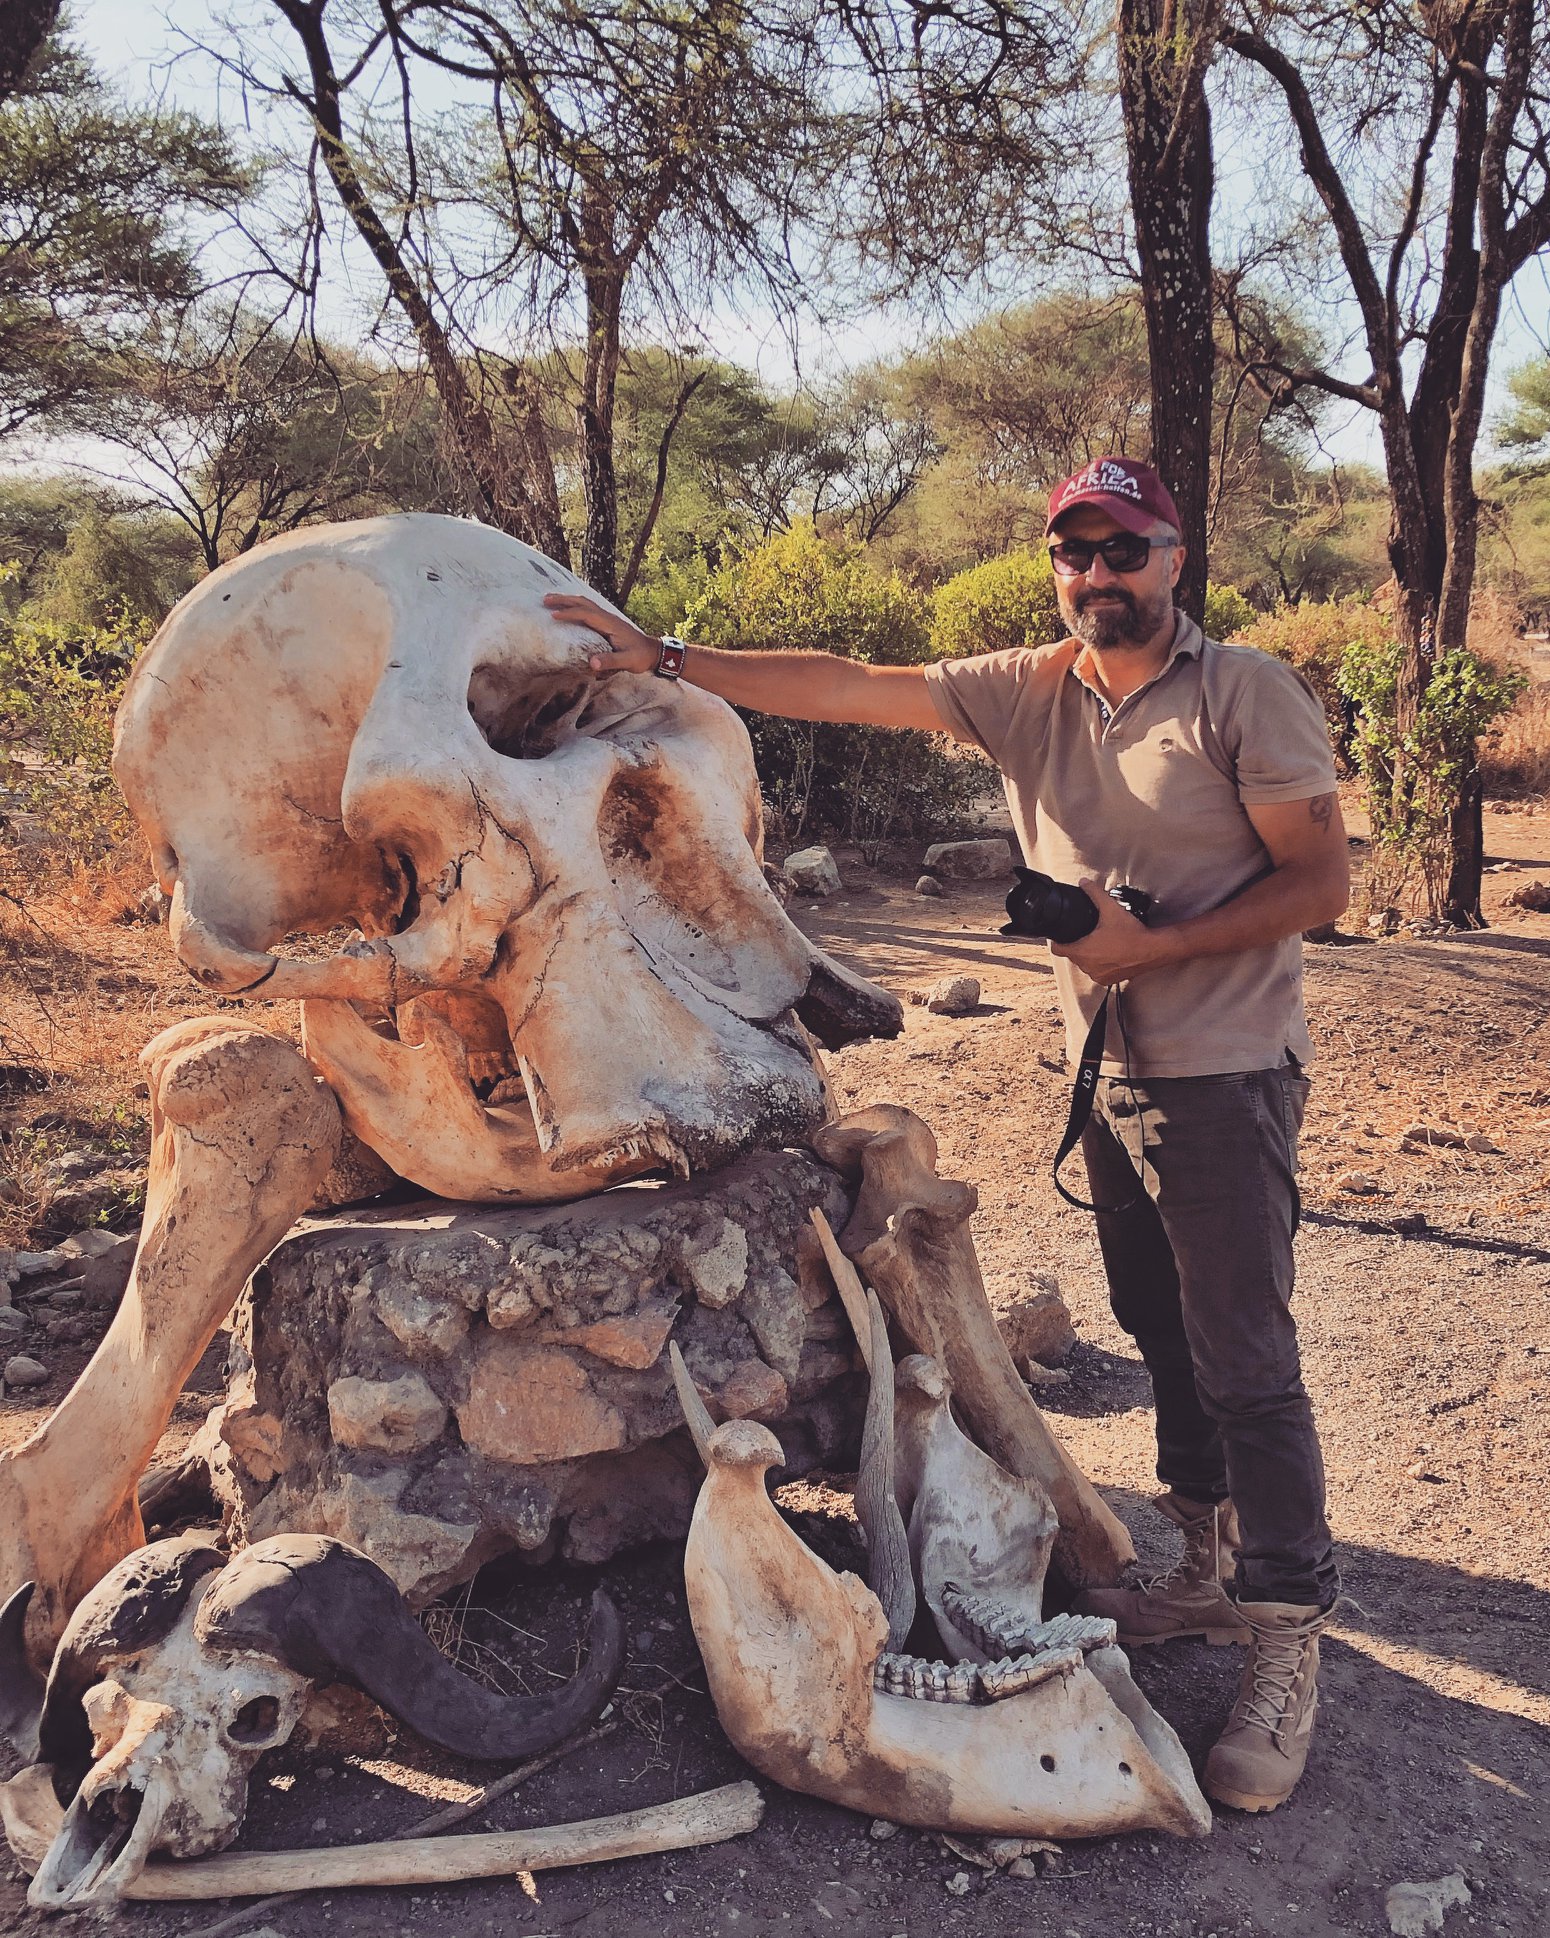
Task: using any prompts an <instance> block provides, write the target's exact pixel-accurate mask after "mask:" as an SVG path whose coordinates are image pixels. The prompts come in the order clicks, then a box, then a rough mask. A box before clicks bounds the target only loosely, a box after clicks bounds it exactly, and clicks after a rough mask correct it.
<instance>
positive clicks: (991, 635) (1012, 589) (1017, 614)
mask: <svg viewBox="0 0 1550 1938" xmlns="http://www.w3.org/2000/svg"><path fill="white" fill-rule="evenodd" d="M1065 630H1066V629H1065V625H1064V623H1063V621H1062V620H1061V617H1060V609H1059V607H1058V606H1057V604H1056V602H1055V574H1054V570H1053V568H1052V567H1051V565H1050V562H1049V554H1048V552H1042V551H1040V552H1035V551H1032V550H1029V549H1028V548H1026V547H1024V548H1022V549H1021V550H1018V551H1016V552H1005V553H1003V554H1002V556H1001V557H1000V558H995V559H987V560H986V562H985V564H983V565H974V566H971V567H970V568H969V570H968V571H967V572H959V573H958V574H957V575H956V576H955V577H953V578H951V579H949V580H947V582H946V583H945V584H944V585H940V586H938V587H937V591H936V596H935V598H934V599H933V600H932V608H931V654H932V657H933V658H934V659H961V658H963V657H964V655H965V654H968V653H999V652H1003V651H1004V650H1005V649H1006V648H1008V647H1011V646H1047V645H1049V644H1050V642H1051V641H1052V640H1056V639H1059V638H1061V637H1062V635H1063V634H1064V632H1065Z"/></svg>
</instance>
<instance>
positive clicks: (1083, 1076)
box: [1051, 989, 1142, 1211]
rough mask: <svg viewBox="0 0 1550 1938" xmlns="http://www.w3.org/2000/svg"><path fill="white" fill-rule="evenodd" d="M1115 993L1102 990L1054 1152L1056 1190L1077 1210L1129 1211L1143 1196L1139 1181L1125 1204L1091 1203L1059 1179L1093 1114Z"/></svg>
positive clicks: (1077, 1067)
mask: <svg viewBox="0 0 1550 1938" xmlns="http://www.w3.org/2000/svg"><path fill="white" fill-rule="evenodd" d="M1112 994H1113V991H1112V990H1109V989H1106V990H1105V991H1104V992H1103V1001H1102V1002H1101V1003H1100V1004H1099V1005H1098V1014H1097V1015H1096V1016H1095V1017H1094V1018H1093V1020H1092V1022H1091V1023H1090V1024H1089V1025H1088V1028H1087V1041H1086V1042H1085V1043H1084V1044H1083V1045H1082V1054H1081V1058H1080V1060H1079V1061H1078V1063H1077V1066H1076V1081H1075V1082H1074V1083H1073V1084H1072V1086H1071V1108H1070V1110H1069V1112H1068V1113H1067V1115H1066V1128H1065V1133H1064V1135H1063V1136H1062V1137H1061V1140H1060V1149H1059V1150H1058V1151H1057V1152H1056V1153H1055V1163H1054V1166H1053V1168H1052V1171H1051V1176H1052V1177H1053V1178H1054V1181H1055V1189H1056V1190H1057V1191H1058V1192H1059V1193H1060V1195H1061V1197H1062V1198H1064V1199H1065V1201H1066V1203H1067V1204H1068V1205H1074V1206H1075V1207H1076V1209H1077V1210H1078V1211H1128V1210H1129V1209H1130V1207H1131V1206H1132V1205H1133V1204H1134V1203H1135V1201H1136V1199H1137V1198H1139V1197H1140V1195H1141V1189H1142V1187H1141V1185H1140V1184H1139V1183H1138V1184H1137V1186H1136V1188H1135V1190H1134V1191H1132V1192H1131V1194H1130V1196H1129V1197H1128V1198H1127V1199H1126V1200H1125V1202H1124V1203H1123V1204H1117V1205H1092V1204H1089V1203H1088V1202H1087V1200H1086V1199H1085V1198H1079V1197H1077V1195H1076V1193H1075V1192H1074V1191H1068V1190H1067V1189H1066V1187H1065V1186H1064V1185H1063V1184H1062V1183H1061V1182H1060V1167H1061V1165H1062V1164H1064V1163H1065V1161H1066V1159H1067V1158H1068V1157H1069V1156H1070V1155H1071V1153H1072V1152H1073V1151H1074V1150H1075V1149H1076V1147H1077V1144H1078V1143H1079V1141H1080V1139H1081V1135H1082V1132H1083V1131H1084V1130H1086V1128H1087V1120H1088V1118H1089V1117H1091V1116H1092V1114H1093V1099H1094V1097H1096V1095H1097V1094H1098V1078H1099V1076H1100V1075H1101V1074H1102V1070H1103V1049H1104V1044H1105V1042H1106V1041H1107V1039H1108V1034H1109V997H1110V996H1111V995H1112Z"/></svg>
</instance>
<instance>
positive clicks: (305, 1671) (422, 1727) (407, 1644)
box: [196, 1534, 624, 1763]
mask: <svg viewBox="0 0 1550 1938" xmlns="http://www.w3.org/2000/svg"><path fill="white" fill-rule="evenodd" d="M196 1633H197V1635H198V1637H199V1639H200V1640H201V1641H202V1642H205V1643H207V1644H209V1646H211V1647H212V1648H216V1649H246V1650H250V1651H252V1652H254V1653H256V1654H263V1655H269V1656H271V1657H273V1658H274V1659H276V1660H277V1661H280V1662H283V1663H284V1664H285V1665H286V1666H287V1667H288V1668H291V1669H294V1670H296V1671H297V1673H298V1674H300V1675H305V1676H310V1677H311V1678H312V1679H313V1680H314V1681H316V1682H323V1683H327V1682H348V1683H352V1684H353V1685H354V1686H355V1687H356V1688H357V1689H362V1690H364V1691H365V1693H366V1694H367V1695H368V1696H370V1697H371V1698H372V1700H373V1701H374V1702H378V1703H380V1704H381V1705H382V1707H383V1708H384V1709H386V1710H387V1711H388V1712H389V1713H390V1714H391V1715H394V1716H396V1717H397V1718H398V1719H399V1721H400V1722H403V1723H407V1724H408V1725H409V1727H410V1728H411V1729H412V1730H414V1731H415V1732H416V1733H417V1734H418V1735H420V1736H423V1737H424V1738H425V1740H426V1741H427V1742H428V1743H434V1744H435V1745H436V1746H437V1748H439V1749H444V1750H448V1751H450V1752H451V1753H452V1754H453V1755H455V1756H468V1757H475V1758H478V1759H480V1760H481V1761H485V1762H491V1763H504V1762H514V1761H516V1760H518V1759H520V1758H524V1757H529V1756H537V1755H539V1754H540V1753H541V1752H543V1751H544V1750H547V1749H550V1748H552V1747H553V1746H554V1745H555V1744H556V1743H561V1742H563V1741H564V1740H565V1738H566V1737H568V1736H571V1735H573V1734H574V1733H575V1731H576V1730H578V1729H581V1728H583V1727H584V1726H585V1725H586V1724H587V1723H590V1722H592V1721H593V1720H594V1719H595V1718H596V1717H597V1716H598V1715H599V1714H600V1712H601V1711H602V1709H603V1707H604V1706H605V1704H606V1703H607V1701H608V1698H609V1697H610V1696H611V1695H612V1694H613V1691H614V1688H615V1685H616V1684H617V1683H618V1680H619V1677H620V1674H621V1672H622V1671H623V1668H624V1631H623V1627H622V1624H621V1623H620V1620H619V1611H618V1610H617V1609H616V1608H615V1607H614V1605H613V1603H612V1602H611V1601H610V1600H609V1599H608V1597H607V1596H606V1595H605V1594H604V1593H603V1591H602V1590H601V1589H598V1591H597V1592H596V1593H595V1594H594V1596H593V1598H592V1618H591V1622H590V1625H589V1627H588V1631H587V1659H586V1662H585V1664H584V1665H583V1666H582V1668H581V1669H580V1670H578V1671H577V1673H576V1674H575V1675H574V1676H573V1677H572V1678H571V1680H570V1681H569V1682H568V1683H566V1685H565V1687H564V1688H563V1689H562V1690H560V1692H559V1693H558V1694H557V1695H555V1696H553V1697H541V1696H502V1695H497V1694H496V1693H495V1692H494V1691H493V1690H490V1689H485V1688H483V1687H481V1686H480V1685H479V1684H478V1683H475V1682H470V1681H469V1680H468V1678H467V1677H465V1676H462V1675H459V1673H458V1672H457V1670H456V1669H454V1668H453V1666H452V1664H451V1663H450V1662H448V1660H447V1659H446V1657H445V1656H444V1655H443V1654H442V1653H441V1651H440V1650H439V1649H438V1648H437V1647H436V1645H435V1644H434V1643H433V1642H432V1641H431V1639H430V1637H429V1636H428V1635H427V1634H426V1633H425V1631H424V1629H423V1628H421V1626H420V1624H419V1623H418V1622H417V1621H416V1620H415V1618H414V1615H413V1613H412V1612H411V1610H410V1608H409V1606H408V1604H407V1603H406V1602H405V1601H404V1599H403V1597H402V1596H401V1595H400V1594H399V1592H398V1589H397V1588H396V1587H395V1586H394V1584H393V1582H392V1580H391V1578H390V1577H389V1576H387V1575H386V1574H384V1573H383V1571H382V1570H381V1569H380V1568H379V1567H378V1566H377V1564H376V1563H375V1562H374V1561H371V1560H369V1559H368V1558H367V1557H366V1556H365V1555H364V1554H362V1553H360V1551H359V1550H358V1549H355V1548H350V1547H346V1546H345V1544H344V1543H343V1542H342V1541H334V1540H330V1539H328V1538H327V1537H326V1536H323V1535H301V1534H298V1535H276V1536H275V1537H273V1538H272V1539H271V1540H268V1541H260V1542H259V1543H257V1545H256V1546H254V1547H252V1548H249V1549H248V1550H247V1552H246V1553H245V1554H242V1555H240V1556H239V1557H238V1558H237V1560H236V1561H235V1562H233V1564H232V1565H231V1567H230V1568H228V1569H227V1570H226V1572H225V1574H224V1575H223V1576H222V1577H221V1579H220V1581H218V1582H217V1583H216V1584H215V1586H214V1588H213V1589H212V1590H211V1591H210V1593H209V1595H207V1596H206V1598H205V1600H204V1602H203V1604H202V1605H201V1607H200V1610H199V1616H198V1620H197V1623H196Z"/></svg>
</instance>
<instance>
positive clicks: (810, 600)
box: [684, 524, 994, 860]
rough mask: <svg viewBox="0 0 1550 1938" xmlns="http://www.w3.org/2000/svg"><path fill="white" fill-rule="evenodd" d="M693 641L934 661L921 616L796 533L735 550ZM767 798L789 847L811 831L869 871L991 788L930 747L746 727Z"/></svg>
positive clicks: (940, 745)
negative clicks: (829, 838) (895, 843)
mask: <svg viewBox="0 0 1550 1938" xmlns="http://www.w3.org/2000/svg"><path fill="white" fill-rule="evenodd" d="M684 627H685V630H686V632H687V633H688V635H689V637H690V638H691V639H698V640H703V641H704V642H705V643H706V644H708V645H711V646H727V647H732V648H737V647H757V648H765V649H781V648H784V649H788V650H791V651H802V652H826V653H839V654H842V655H843V656H844V657H846V658H847V659H860V660H867V661H869V662H871V663H873V664H879V665H891V666H912V665H918V664H919V663H920V662H922V661H923V660H925V659H927V658H928V657H929V656H930V647H931V640H930V632H929V627H928V609H927V605H926V602H925V600H924V599H923V598H922V597H921V595H920V594H919V593H917V592H916V591H914V590H913V588H912V587H910V586H909V585H907V584H906V583H905V581H904V580H903V579H901V578H899V577H898V576H897V575H896V574H894V573H883V572H879V571H878V570H877V568H876V567H875V566H874V565H872V564H871V563H870V562H869V561H868V560H867V558H866V557H865V555H864V554H863V552H862V551H861V549H860V547H859V546H853V545H841V544H833V543H830V542H829V541H828V540H826V539H823V538H821V537H820V536H819V535H818V533H817V532H816V531H815V530H814V529H813V527H812V526H811V525H810V524H800V525H794V526H793V527H792V528H791V529H790V530H789V531H786V532H781V533H779V534H777V535H776V536H775V537H774V538H771V539H768V540H766V541H765V542H764V543H762V544H756V545H751V546H748V547H745V548H744V549H742V550H740V551H739V552H737V553H736V554H734V555H733V556H732V557H730V558H729V559H728V560H727V562H726V563H725V564H723V565H721V566H719V567H718V568H717V569H716V570H715V571H714V572H713V573H711V575H710V577H709V579H708V581H707V582H706V586H705V590H704V592H703V593H701V595H700V596H699V597H698V598H697V599H695V600H694V601H693V602H692V603H691V605H690V606H689V608H688V611H687V613H686V614H685V617H684ZM747 719H748V730H749V733H750V735H751V737H752V739H753V747H754V759H755V762H756V763H757V765H758V769H759V779H760V782H761V784H762V785H763V788H764V793H765V798H766V800H768V801H769V803H770V805H771V807H772V808H773V809H774V810H775V812H776V813H777V814H778V815H779V816H780V818H781V821H782V823H783V825H784V827H785V830H786V832H787V833H788V834H789V835H790V836H791V837H792V838H793V839H795V838H797V837H799V836H800V835H801V834H803V832H804V831H807V830H812V829H818V828H822V829H826V830H831V831H833V832H835V833H837V834H840V835H842V836H844V837H845V838H846V839H848V840H852V841H857V842H859V843H860V844H861V846H862V848H863V850H864V851H866V852H867V853H868V858H869V859H873V860H875V859H876V855H877V852H878V850H879V848H880V845H881V843H882V842H883V841H885V840H886V839H888V838H889V837H890V836H901V837H902V836H918V835H922V834H927V833H932V832H935V831H937V830H938V829H940V828H941V827H942V826H943V825H944V823H952V822H955V821H958V820H961V819H962V818H963V816H964V814H965V813H966V812H967V811H968V809H969V808H970V807H971V806H972V805H973V803H974V802H975V801H976V800H978V799H979V798H980V796H982V795H983V794H984V793H985V792H987V791H988V789H989V788H990V786H992V785H993V783H994V773H993V770H992V769H991V768H990V767H989V766H988V764H987V763H985V762H984V761H982V760H979V759H977V758H975V757H973V756H971V755H964V754H961V753H959V752H957V751H955V750H953V749H951V748H950V747H949V746H948V745H946V743H944V742H943V741H941V740H940V739H938V738H937V737H936V736H934V735H930V734H922V733H911V732H897V731H894V730H892V729H889V728H885V727H850V726H835V725H830V724H826V723H822V722H812V721H804V720H781V719H777V718H775V717H774V716H773V715H769V714H751V715H749V716H747Z"/></svg>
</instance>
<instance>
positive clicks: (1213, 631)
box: [1204, 584, 1259, 639]
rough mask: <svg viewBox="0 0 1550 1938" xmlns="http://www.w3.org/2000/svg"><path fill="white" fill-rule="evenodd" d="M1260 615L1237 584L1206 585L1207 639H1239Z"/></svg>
mask: <svg viewBox="0 0 1550 1938" xmlns="http://www.w3.org/2000/svg"><path fill="white" fill-rule="evenodd" d="M1258 617H1259V615H1258V614H1257V613H1256V612H1255V610H1254V608H1253V607H1252V606H1251V605H1250V604H1249V602H1248V600H1247V599H1245V598H1244V596H1243V594H1242V593H1241V592H1240V591H1239V590H1238V588H1237V587H1236V586H1235V585H1209V584H1208V585H1207V586H1206V622H1205V627H1204V631H1205V636H1206V638H1207V639H1237V638H1239V637H1240V636H1241V635H1242V634H1244V633H1246V632H1248V631H1249V629H1250V627H1252V626H1253V625H1254V623H1255V621H1256V620H1257V619H1258Z"/></svg>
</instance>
